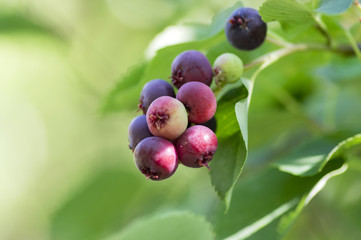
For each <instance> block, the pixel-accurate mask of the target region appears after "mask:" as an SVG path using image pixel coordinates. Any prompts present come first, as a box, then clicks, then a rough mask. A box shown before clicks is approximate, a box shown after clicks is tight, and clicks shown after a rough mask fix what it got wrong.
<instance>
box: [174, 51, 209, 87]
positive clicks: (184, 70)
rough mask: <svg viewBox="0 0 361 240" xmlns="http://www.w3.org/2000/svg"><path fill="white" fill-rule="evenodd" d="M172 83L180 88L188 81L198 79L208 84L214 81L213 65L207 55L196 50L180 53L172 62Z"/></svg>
mask: <svg viewBox="0 0 361 240" xmlns="http://www.w3.org/2000/svg"><path fill="white" fill-rule="evenodd" d="M171 70H172V76H171V79H172V83H173V85H174V86H176V87H177V88H180V87H181V86H182V85H183V84H185V83H187V82H192V81H197V82H202V83H204V84H206V85H208V86H210V85H211V83H212V77H213V73H212V66H211V64H210V62H209V61H208V59H207V57H206V56H205V55H204V54H203V53H201V52H199V51H196V50H188V51H185V52H182V53H180V54H179V55H178V56H177V57H176V58H175V59H174V60H173V62H172V68H171Z"/></svg>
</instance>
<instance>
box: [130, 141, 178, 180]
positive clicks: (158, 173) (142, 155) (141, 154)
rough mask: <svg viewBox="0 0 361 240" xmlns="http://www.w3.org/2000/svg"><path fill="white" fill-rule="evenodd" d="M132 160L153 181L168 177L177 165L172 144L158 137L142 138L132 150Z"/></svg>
mask: <svg viewBox="0 0 361 240" xmlns="http://www.w3.org/2000/svg"><path fill="white" fill-rule="evenodd" d="M134 161H135V164H136V165H137V168H138V169H139V170H140V171H141V172H142V173H143V174H144V175H145V176H146V177H147V178H148V179H151V180H155V181H159V180H163V179H166V178H169V177H170V176H172V175H173V173H174V172H175V171H176V170H177V167H178V161H177V153H176V150H175V148H174V145H173V144H172V143H171V142H169V141H168V140H166V139H163V138H160V137H149V138H146V139H144V140H142V141H141V142H140V143H139V144H138V146H137V147H136V148H135V150H134Z"/></svg>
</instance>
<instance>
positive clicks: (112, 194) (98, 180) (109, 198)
mask: <svg viewBox="0 0 361 240" xmlns="http://www.w3.org/2000/svg"><path fill="white" fill-rule="evenodd" d="M130 179H131V180H132V181H131V184H130V183H129V180H130ZM143 184H145V183H144V181H142V180H141V179H140V178H135V177H134V176H133V175H132V174H130V173H129V172H126V171H122V170H119V169H113V170H106V171H102V172H100V173H99V174H97V175H96V176H95V177H94V178H93V179H91V180H90V181H89V182H88V183H86V184H85V186H84V187H83V188H82V189H81V190H80V191H79V192H76V194H74V195H73V196H72V197H71V198H70V199H69V200H68V201H67V202H66V203H65V204H64V205H63V206H62V207H61V208H60V209H59V210H58V211H57V212H56V213H55V214H54V217H53V221H52V228H51V236H52V237H51V239H54V240H57V239H59V240H61V239H67V240H78V239H88V240H92V239H94V240H95V239H99V238H100V237H101V236H103V235H104V234H105V233H107V232H108V231H111V230H114V229H113V228H114V227H115V226H114V223H115V222H117V224H121V223H123V224H124V222H123V220H124V219H122V216H123V215H126V213H127V209H128V208H129V206H130V205H131V203H132V202H133V201H135V199H136V196H137V194H139V192H140V190H141V186H142V185H143Z"/></svg>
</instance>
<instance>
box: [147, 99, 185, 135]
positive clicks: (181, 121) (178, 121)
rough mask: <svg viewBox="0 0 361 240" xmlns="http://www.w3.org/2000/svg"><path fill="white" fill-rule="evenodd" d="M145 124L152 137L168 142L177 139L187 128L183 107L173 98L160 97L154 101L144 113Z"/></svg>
mask: <svg viewBox="0 0 361 240" xmlns="http://www.w3.org/2000/svg"><path fill="white" fill-rule="evenodd" d="M146 119H147V124H148V128H149V130H150V132H151V133H152V134H153V135H154V136H158V137H163V138H165V139H168V140H174V139H176V138H178V137H179V136H180V135H181V134H182V133H183V132H184V131H185V130H186V128H187V125H188V116H187V110H186V109H185V107H184V105H183V104H182V103H181V102H180V101H178V100H177V99H175V98H172V97H168V96H162V97H159V98H157V99H156V100H154V101H153V102H152V103H151V104H150V106H149V108H148V111H147V113H146Z"/></svg>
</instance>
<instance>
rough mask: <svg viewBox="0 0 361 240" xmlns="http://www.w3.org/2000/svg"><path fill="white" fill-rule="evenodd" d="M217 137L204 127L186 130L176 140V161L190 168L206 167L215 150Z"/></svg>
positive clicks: (198, 126) (196, 126) (193, 127)
mask: <svg viewBox="0 0 361 240" xmlns="http://www.w3.org/2000/svg"><path fill="white" fill-rule="evenodd" d="M217 145H218V141H217V137H216V135H215V134H214V132H213V131H212V130H210V129H209V128H207V127H205V126H201V125H195V126H192V127H190V128H188V129H187V130H186V131H185V132H184V133H183V134H182V135H181V136H180V137H179V139H178V140H177V143H176V149H177V153H178V160H179V161H180V162H181V163H182V164H183V165H185V166H188V167H192V168H199V167H203V166H204V167H207V168H208V169H210V168H209V166H208V163H209V162H210V161H211V160H212V159H213V155H214V154H215V152H216V150H217Z"/></svg>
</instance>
